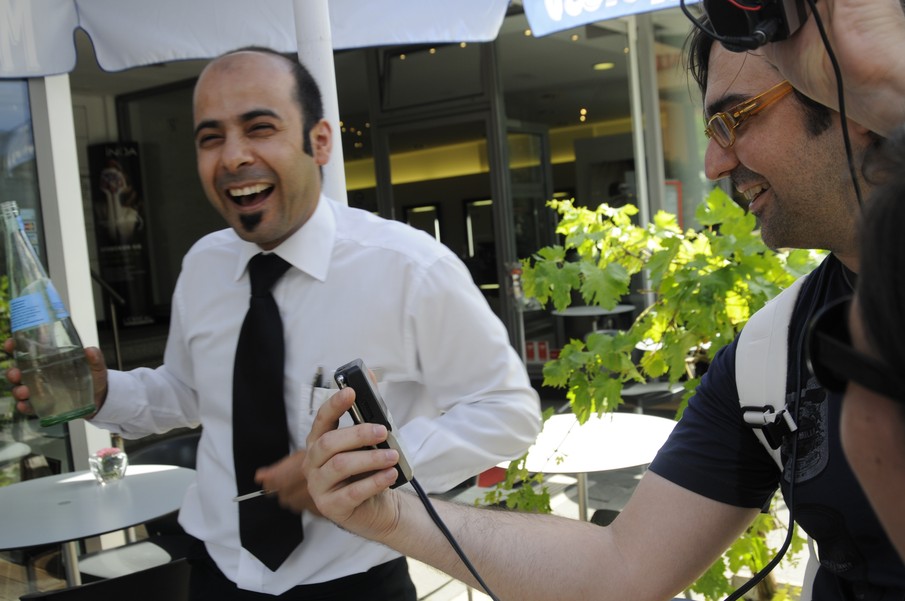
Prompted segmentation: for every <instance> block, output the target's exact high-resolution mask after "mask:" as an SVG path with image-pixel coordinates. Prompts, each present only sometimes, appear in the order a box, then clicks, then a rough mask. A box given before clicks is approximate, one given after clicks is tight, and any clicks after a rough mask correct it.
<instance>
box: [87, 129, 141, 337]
mask: <svg viewBox="0 0 905 601" xmlns="http://www.w3.org/2000/svg"><path fill="white" fill-rule="evenodd" d="M88 164H89V169H90V172H91V202H92V207H93V208H94V223H95V232H96V236H97V251H98V261H99V263H100V275H101V279H103V280H104V281H105V282H106V283H107V284H108V285H109V286H110V287H111V288H113V289H114V290H115V291H116V292H117V293H118V294H119V295H120V296H122V297H123V299H124V300H125V301H126V304H125V305H124V306H122V307H120V308H118V309H117V316H118V319H120V321H121V324H120V325H123V326H136V325H145V324H150V323H153V322H154V318H153V317H152V316H151V295H150V273H149V271H148V263H149V259H148V244H147V229H146V228H145V227H144V225H145V222H146V220H145V217H144V214H143V204H144V199H143V198H142V187H141V170H140V164H139V156H138V144H137V143H135V142H110V143H101V144H92V145H90V146H89V147H88Z"/></svg>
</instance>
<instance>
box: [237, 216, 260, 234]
mask: <svg viewBox="0 0 905 601" xmlns="http://www.w3.org/2000/svg"><path fill="white" fill-rule="evenodd" d="M263 218H264V215H263V213H251V214H250V215H239V221H240V222H242V227H243V228H244V229H245V231H247V232H253V231H255V228H257V227H258V224H260V223H261V220H262V219H263Z"/></svg>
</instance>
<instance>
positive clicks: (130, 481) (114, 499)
mask: <svg viewBox="0 0 905 601" xmlns="http://www.w3.org/2000/svg"><path fill="white" fill-rule="evenodd" d="M194 481H195V470H192V469H187V468H183V467H176V466H173V465H130V466H129V467H128V468H127V469H126V475H125V477H124V478H123V479H122V480H117V481H114V482H110V483H108V484H98V482H97V480H95V478H94V476H93V475H92V474H91V472H89V471H80V472H69V473H65V474H59V475H55V476H47V477H44V478H36V479H34V480H25V481H23V482H17V483H16V484H12V485H10V486H4V487H0V507H2V508H3V528H2V529H0V549H3V550H7V549H21V548H25V547H33V546H37V545H47V544H54V543H60V544H62V545H63V554H64V559H65V560H66V561H65V564H66V581H67V583H68V584H69V586H75V585H78V584H80V583H81V582H80V581H81V578H80V577H79V570H78V553H77V548H76V542H77V541H78V540H81V539H83V538H88V537H91V536H97V535H99V534H105V533H107V532H114V531H116V530H122V529H124V528H129V527H131V526H135V525H137V524H141V523H143V522H146V521H148V520H150V519H153V518H157V517H160V516H163V515H166V514H168V513H170V512H173V511H176V510H177V509H179V507H180V506H181V505H182V498H183V497H184V496H185V491H186V490H187V489H188V487H189V485H190V484H191V483H192V482H194Z"/></svg>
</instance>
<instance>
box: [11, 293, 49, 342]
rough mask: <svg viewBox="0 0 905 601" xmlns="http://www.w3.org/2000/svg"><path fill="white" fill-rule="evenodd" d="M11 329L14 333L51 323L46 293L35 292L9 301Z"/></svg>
mask: <svg viewBox="0 0 905 601" xmlns="http://www.w3.org/2000/svg"><path fill="white" fill-rule="evenodd" d="M9 320H10V329H11V330H12V331H13V333H16V332H18V331H19V330H27V329H28V328H35V327H37V326H41V325H44V324H47V323H50V322H51V321H52V320H51V319H50V315H49V314H48V313H47V305H46V303H45V302H44V295H43V294H41V293H39V292H35V293H32V294H26V295H24V296H20V297H18V298H14V299H12V300H10V301H9Z"/></svg>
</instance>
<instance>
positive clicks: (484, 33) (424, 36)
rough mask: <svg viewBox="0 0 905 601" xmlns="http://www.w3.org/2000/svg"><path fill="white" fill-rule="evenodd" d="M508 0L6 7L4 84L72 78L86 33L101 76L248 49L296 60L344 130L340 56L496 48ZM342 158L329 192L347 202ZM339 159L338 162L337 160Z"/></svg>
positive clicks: (1, 60) (49, 1)
mask: <svg viewBox="0 0 905 601" xmlns="http://www.w3.org/2000/svg"><path fill="white" fill-rule="evenodd" d="M508 4H509V0H455V1H454V2H450V1H449V0H262V1H259V2H250V1H249V0H0V78H23V77H41V76H46V75H55V74H61V73H68V72H69V71H70V70H72V68H73V67H74V66H75V63H76V49H75V43H74V37H73V36H74V32H75V29H76V28H81V29H83V30H84V31H85V32H86V33H87V34H88V35H89V37H90V38H91V41H92V43H93V44H94V49H95V54H96V56H97V60H98V63H99V65H100V67H101V68H102V69H104V70H106V71H121V70H123V69H128V68H130V67H138V66H143V65H149V64H155V63H162V62H169V61H175V60H183V59H203V58H210V57H214V56H217V55H219V54H222V53H223V52H227V51H229V50H233V49H235V48H240V47H243V46H251V45H257V46H267V47H270V48H273V49H275V50H279V51H281V52H293V51H297V52H298V54H299V56H300V58H301V59H302V60H303V62H304V64H305V65H306V66H307V67H308V68H309V69H310V70H311V72H312V74H313V75H314V77H315V78H316V79H317V80H318V82H319V84H320V86H321V89H322V93H323V96H324V110H325V116H326V118H327V119H328V120H330V122H331V123H332V124H333V125H334V126H336V124H337V123H338V121H339V109H338V103H337V92H336V80H335V75H334V68H333V51H334V50H341V49H348V48H360V47H366V46H383V45H397V44H410V43H411V44H415V43H443V42H463V41H464V42H486V41H490V40H493V39H494V38H496V36H497V33H498V32H499V29H500V26H501V24H502V22H503V18H504V17H505V14H506V8H507V6H508ZM341 152H342V149H341V147H340V145H336V146H334V157H333V160H331V161H330V163H329V164H328V167H327V169H326V170H325V189H326V191H327V193H328V194H330V195H331V196H333V197H334V198H338V199H343V198H345V196H346V195H345V186H344V183H343V180H344V178H343V172H342V155H341ZM337 153H339V154H338V155H337Z"/></svg>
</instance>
